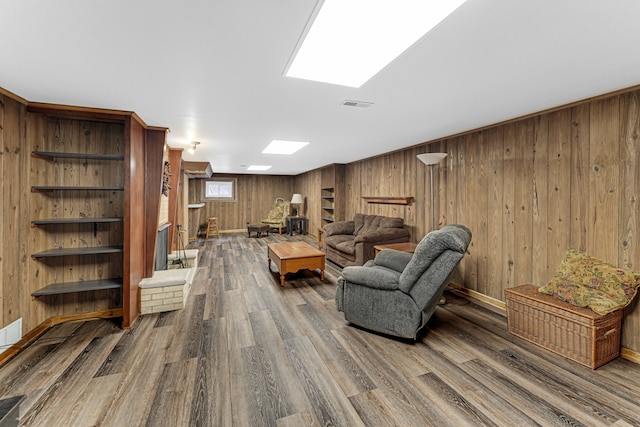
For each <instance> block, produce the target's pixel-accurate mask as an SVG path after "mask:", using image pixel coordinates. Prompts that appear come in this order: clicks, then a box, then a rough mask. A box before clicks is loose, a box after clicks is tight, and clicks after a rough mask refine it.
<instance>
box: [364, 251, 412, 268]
mask: <svg viewBox="0 0 640 427" xmlns="http://www.w3.org/2000/svg"><path fill="white" fill-rule="evenodd" d="M412 257H413V254H412V253H409V252H403V251H397V250H395V249H383V250H382V251H380V252H378V255H376V257H375V259H374V260H373V263H374V264H375V265H379V266H381V267H385V268H389V269H391V270H393V271H397V272H398V273H402V272H403V271H404V269H405V267H406V266H407V264H409V261H411V258H412Z"/></svg>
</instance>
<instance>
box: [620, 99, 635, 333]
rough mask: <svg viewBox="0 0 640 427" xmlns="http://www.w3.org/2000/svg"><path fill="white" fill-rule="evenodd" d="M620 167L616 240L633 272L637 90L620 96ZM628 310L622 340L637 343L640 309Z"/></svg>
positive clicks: (621, 261)
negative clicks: (620, 201) (617, 233)
mask: <svg viewBox="0 0 640 427" xmlns="http://www.w3.org/2000/svg"><path fill="white" fill-rule="evenodd" d="M620 101H621V109H620V113H621V122H622V126H621V132H622V135H621V143H620V154H619V156H620V159H622V162H621V165H620V166H621V167H620V182H621V183H622V185H621V195H620V198H621V200H622V201H623V203H622V204H621V208H620V222H619V227H620V237H619V239H618V253H619V257H618V265H620V266H621V267H625V268H629V269H632V270H634V271H639V270H640V244H639V242H638V233H639V232H640V212H638V209H639V207H640V206H639V203H640V184H639V183H640V170H639V168H640V167H639V164H640V163H639V162H640V92H632V93H627V94H624V95H623V96H622V97H621V100H620ZM634 305H635V308H634V307H632V309H630V310H628V313H627V316H626V317H625V319H624V324H623V328H622V342H624V343H629V342H634V343H635V342H637V341H638V340H639V339H640V338H639V337H640V309H639V308H638V303H637V302H636V303H635V304H634Z"/></svg>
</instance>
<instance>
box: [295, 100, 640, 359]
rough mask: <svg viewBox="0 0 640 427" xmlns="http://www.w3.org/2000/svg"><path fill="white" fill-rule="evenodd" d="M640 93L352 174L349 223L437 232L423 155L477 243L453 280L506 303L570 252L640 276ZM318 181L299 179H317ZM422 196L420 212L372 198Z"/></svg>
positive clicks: (636, 317)
mask: <svg viewBox="0 0 640 427" xmlns="http://www.w3.org/2000/svg"><path fill="white" fill-rule="evenodd" d="M639 128H640V91H638V90H630V91H629V92H627V93H623V94H615V95H612V96H610V97H608V98H607V97H602V98H598V99H594V100H588V101H585V102H583V103H580V104H576V105H572V106H570V107H567V108H560V109H557V110H556V111H553V112H549V113H541V114H539V115H532V116H531V117H527V118H523V119H521V120H514V121H512V122H510V123H506V124H502V125H496V126H493V127H488V128H487V129H483V130H482V131H474V132H469V133H467V134H464V135H459V136H454V137H451V138H445V139H443V140H440V141H434V142H432V143H425V144H423V145H419V146H416V147H410V148H407V149H405V150H400V151H398V152H393V153H388V154H384V155H381V156H377V157H374V158H368V159H364V160H361V161H357V162H353V163H350V164H348V165H346V171H345V179H346V185H345V188H346V191H345V193H346V194H345V197H346V199H345V200H346V202H347V203H346V216H347V218H349V217H353V214H355V213H356V212H363V213H375V214H381V215H396V216H401V217H403V218H404V219H405V223H406V224H407V227H408V228H409V230H410V231H411V239H412V241H414V242H416V241H419V240H420V239H421V238H422V236H424V234H425V233H426V232H427V231H428V230H429V229H430V228H431V225H430V223H431V219H430V212H431V207H430V200H429V199H430V197H429V176H428V173H429V171H428V168H427V167H425V166H424V165H422V164H421V163H418V162H417V159H416V155H417V154H419V153H423V152H439V151H444V152H447V153H448V157H447V158H446V160H445V161H443V162H441V164H439V165H438V166H437V168H436V170H435V171H434V172H435V177H436V180H435V181H436V182H435V188H436V201H435V209H436V218H437V225H436V226H437V227H441V226H442V225H444V224H452V223H462V224H465V225H467V226H468V227H469V228H471V230H472V232H473V241H472V243H471V245H470V247H469V251H468V254H467V256H466V257H465V258H464V259H463V261H462V263H461V264H460V266H459V268H458V270H457V271H456V274H455V275H454V278H453V281H454V282H456V283H458V284H462V285H464V286H465V287H467V288H468V289H472V290H475V291H478V292H480V293H483V294H485V295H487V296H489V297H492V298H495V299H497V300H501V301H504V290H505V289H508V288H511V287H514V286H517V285H520V284H525V283H534V284H538V285H541V284H544V283H546V282H548V281H549V280H550V279H551V278H552V276H553V274H554V273H555V271H556V269H557V267H558V265H559V264H560V262H561V260H562V257H563V256H564V253H565V251H566V249H567V248H568V247H574V248H576V249H578V250H582V251H586V252H587V253H590V254H592V255H593V256H597V257H599V258H602V259H603V260H605V261H608V262H611V263H613V264H616V265H619V266H621V267H626V268H631V269H635V270H636V271H640V245H639V244H638V243H637V240H638V239H637V238H636V235H637V233H638V229H639V227H640V214H639V213H638V200H639V199H640V176H639V175H640V170H639V169H638V168H639V165H638V162H639V159H638V157H639V156H640V154H638V153H640V142H639V141H640V137H639V136H638V135H639V134H640V129H639ZM311 181H312V178H311V174H310V173H309V174H302V175H300V176H299V177H296V185H298V183H300V182H311ZM391 195H394V196H413V197H414V198H415V200H414V202H413V203H412V204H411V205H408V206H398V205H372V204H367V203H366V202H365V201H364V200H363V199H362V196H391ZM637 305H640V304H639V303H636V304H635V305H634V307H635V308H634V307H632V308H630V309H629V310H627V313H626V317H625V320H624V327H623V339H622V343H623V346H625V347H627V348H629V349H632V350H634V351H640V309H639V308H637Z"/></svg>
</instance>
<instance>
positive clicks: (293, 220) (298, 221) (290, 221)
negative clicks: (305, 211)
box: [287, 216, 308, 236]
mask: <svg viewBox="0 0 640 427" xmlns="http://www.w3.org/2000/svg"><path fill="white" fill-rule="evenodd" d="M307 221H308V220H307V218H305V217H303V216H290V217H287V226H288V228H289V236H293V229H294V228H295V227H296V226H297V227H299V232H300V234H307Z"/></svg>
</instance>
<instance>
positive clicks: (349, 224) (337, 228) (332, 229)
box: [322, 221, 356, 237]
mask: <svg viewBox="0 0 640 427" xmlns="http://www.w3.org/2000/svg"><path fill="white" fill-rule="evenodd" d="M355 230H356V225H355V222H353V221H337V222H332V223H331V224H327V225H325V226H324V227H323V228H322V235H323V236H324V237H329V236H334V235H337V234H353V233H354V232H355Z"/></svg>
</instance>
